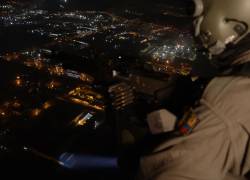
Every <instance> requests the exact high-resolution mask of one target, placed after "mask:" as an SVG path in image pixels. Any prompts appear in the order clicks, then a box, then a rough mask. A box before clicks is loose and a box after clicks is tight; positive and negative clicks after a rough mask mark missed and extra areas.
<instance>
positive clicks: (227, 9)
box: [138, 0, 250, 180]
mask: <svg viewBox="0 0 250 180" xmlns="http://www.w3.org/2000/svg"><path fill="white" fill-rule="evenodd" d="M194 3H195V6H196V8H195V13H194V15H195V17H196V20H195V22H194V24H195V35H196V36H197V37H199V39H200V40H201V42H202V44H203V46H204V47H205V48H206V49H207V50H208V51H209V54H210V57H211V61H213V63H214V64H216V65H217V66H218V67H219V69H220V73H219V74H218V76H216V77H215V78H213V79H212V80H211V81H210V82H209V83H208V85H207V87H206V88H205V90H204V92H203V95H202V97H201V98H200V100H199V101H198V103H197V105H196V106H195V107H193V108H192V109H191V110H190V111H189V112H187V113H186V114H185V115H184V117H183V118H182V119H181V120H180V121H179V124H178V125H177V129H178V133H177V134H178V135H176V136H175V137H174V138H171V139H170V140H165V141H164V142H162V143H161V144H160V145H158V146H157V147H155V148H154V150H153V151H152V152H151V153H148V154H146V155H144V156H143V157H141V159H140V170H139V173H138V179H145V180H189V179H190V180H191V179H192V180H239V179H247V177H246V176H247V174H248V173H249V171H250V35H249V32H250V0H194Z"/></svg>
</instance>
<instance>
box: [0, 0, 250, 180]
mask: <svg viewBox="0 0 250 180" xmlns="http://www.w3.org/2000/svg"><path fill="white" fill-rule="evenodd" d="M219 1H223V2H224V1H230V0H218V2H219ZM242 1H243V0H242ZM202 2H203V4H205V5H203V6H204V7H203V6H202ZM211 2H214V0H211ZM208 4H209V3H208ZM195 5H196V9H195V7H194V6H195ZM248 5H249V4H248ZM197 6H198V7H201V6H202V8H200V9H199V8H198V10H197ZM207 6H208V5H207V4H206V1H205V0H194V2H193V1H192V0H144V1H143V0H138V1H137V0H130V1H127V2H122V1H115V0H86V1H85V0H84V1H83V0H82V1H81V0H1V1H0V162H1V163H0V164H1V165H0V166H1V170H2V172H3V174H4V175H6V176H7V177H8V176H9V177H10V176H13V177H16V176H18V177H19V178H21V177H24V178H27V177H33V178H37V177H39V176H40V177H45V178H50V177H59V178H62V177H63V178H69V179H87V180H106V179H111V180H112V179H116V180H117V179H119V180H130V179H132V180H133V179H142V180H144V179H145V180H172V179H173V180H174V179H176V180H184V179H185V180H187V179H194V180H198V179H200V178H193V176H192V173H193V172H192V173H191V171H187V172H185V173H186V174H187V177H186V176H183V175H182V174H181V175H179V174H178V172H179V171H185V168H186V167H184V165H185V166H186V164H185V163H184V164H183V167H182V166H181V165H180V166H178V168H180V169H178V168H177V169H178V171H177V170H176V169H175V166H174V165H175V163H178V162H179V160H180V159H181V158H180V159H179V156H180V157H182V156H185V157H187V162H189V161H188V160H189V159H192V158H191V156H190V155H185V152H186V151H188V152H189V151H193V152H192V153H191V154H196V149H195V148H193V146H192V145H189V143H190V142H191V144H195V143H197V144H198V142H200V141H202V142H204V141H206V139H205V138H204V137H206V136H209V137H210V136H213V137H214V138H215V139H216V135H211V134H209V133H208V132H207V134H206V133H205V134H206V135H204V134H202V133H203V131H202V130H203V129H202V127H203V125H204V124H205V121H201V120H200V119H199V118H200V117H201V118H203V117H205V116H206V117H210V116H209V115H208V112H204V113H203V114H201V115H200V116H199V112H200V111H202V110H203V109H202V108H204V107H199V108H196V107H197V106H199V104H200V101H198V99H200V98H201V97H203V96H204V94H203V91H204V89H205V88H206V87H207V84H208V83H209V82H211V79H212V78H213V77H214V76H216V75H217V74H218V73H219V72H218V71H219V70H221V69H223V68H225V67H228V66H225V67H224V66H223V68H218V65H217V64H216V63H214V61H211V58H213V57H215V55H214V54H215V53H214V54H212V53H211V51H212V50H214V49H212V48H210V46H213V45H214V44H216V45H218V44H219V45H220V46H219V45H218V47H216V48H217V49H215V50H214V51H216V53H217V54H218V51H219V50H220V49H219V50H218V48H221V47H223V48H224V44H223V46H222V45H221V44H220V43H221V41H217V42H213V43H210V44H209V45H207V46H204V47H205V48H208V50H209V51H207V50H205V48H204V47H203V45H202V43H203V44H204V42H207V41H209V40H211V39H213V38H214V37H212V35H213V34H212V33H211V32H210V31H207V32H204V33H203V32H202V33H203V34H202V33H201V35H200V36H202V37H201V40H202V41H200V40H197V37H196V36H197V33H196V36H195V35H194V34H195V33H194V31H197V29H198V28H196V29H194V24H195V23H197V24H199V23H201V24H202V20H206V18H205V17H204V18H203V17H202V18H203V19H201V20H200V21H199V20H198V21H196V22H195V23H193V16H192V14H191V13H192V11H195V13H197V12H198V11H199V10H203V11H205V10H204V9H206V7H207ZM209 7H210V6H209ZM211 7H213V6H212V5H211ZM216 7H217V6H216ZM213 13H214V12H213ZM203 14H205V13H204V12H203ZM214 14H215V13H214ZM204 16H205V15H204ZM230 18H231V19H230ZM230 18H228V19H226V20H227V21H233V23H239V22H242V21H241V20H238V19H237V17H236V18H234V17H233V16H232V17H230ZM235 19H236V20H235ZM226 20H225V21H226ZM209 22H210V21H209ZM210 23H211V22H210ZM197 24H195V25H196V26H197ZM208 24H209V23H208ZM243 24H244V23H243ZM206 25H207V24H205V25H203V24H202V25H201V27H200V28H199V29H198V30H200V29H201V30H200V31H202V28H204V27H206ZM207 26H208V25H207ZM246 26H248V24H247V25H246ZM243 27H245V26H243V25H241V24H240V25H238V24H237V25H235V26H234V28H233V29H234V30H235V31H236V32H237V33H238V34H239V35H241V34H242V33H243V30H244V28H243ZM210 29H211V28H210ZM210 29H209V30H210ZM216 32H217V31H216ZM230 32H231V31H230ZM198 36H199V35H198ZM210 36H211V37H210ZM244 37H245V36H244ZM202 38H203V39H202ZM206 38H207V39H206ZM209 38H210V39H209ZM233 38H234V36H230V37H228V38H227V39H226V43H227V42H229V41H230V42H231V40H232V39H233ZM204 39H205V40H204ZM237 42H238V41H237ZM226 47H228V46H226ZM209 48H210V49H209ZM237 52H238V51H237ZM240 52H241V51H240ZM217 54H216V55H217ZM228 54H230V56H231V54H232V53H231V51H230V53H228ZM226 55H227V54H226ZM226 55H224V54H223V55H222V56H223V57H225V56H226ZM232 57H235V56H232ZM241 57H243V58H244V57H245V56H244V54H243V55H242V56H240V58H241ZM219 58H220V57H219ZM219 58H218V59H219ZM201 59H202V60H201ZM239 61H241V59H239ZM237 62H238V61H237ZM223 63H224V61H223ZM214 64H216V65H214ZM221 64H222V63H221ZM240 67H241V66H240ZM223 70H224V69H223ZM225 72H226V73H224V71H223V73H224V74H223V75H225V74H226V76H228V71H225ZM231 72H235V69H233V68H232V69H230V73H231ZM223 75H222V74H220V75H219V76H223ZM230 75H231V74H229V76H230ZM248 76H249V75H248ZM212 82H213V80H212ZM218 84H219V83H218ZM208 87H212V85H211V86H209V85H208ZM208 89H209V88H208ZM208 89H206V90H205V95H206V93H207V94H208V93H209V91H208ZM225 89H226V88H225ZM217 91H218V92H219V91H221V92H224V90H220V89H219V88H218V90H217ZM202 94H203V95H202ZM229 94H230V93H229ZM208 96H209V95H208ZM209 97H210V96H209ZM210 98H212V95H211V97H210ZM216 98H217V97H215V98H214V99H216ZM204 99H205V98H203V99H202V100H203V101H204V102H205V100H204ZM216 100H217V99H216ZM203 101H202V102H203ZM218 101H219V102H221V103H224V102H226V101H223V100H221V101H220V100H218ZM204 104H205V103H204ZM207 106H209V107H210V106H211V108H212V107H213V106H214V107H216V105H207ZM223 107H224V106H223ZM229 109H230V108H229ZM214 111H216V110H214ZM195 113H197V114H198V115H197V117H196V115H195ZM206 113H207V114H206ZM236 119H237V118H236ZM200 121H201V122H200ZM212 122H213V121H211V123H210V124H209V125H208V126H209V127H212V126H213V125H214V124H216V123H217V122H216V123H215V122H214V123H212ZM204 126H205V125H204ZM230 126H234V125H230ZM197 127H198V130H199V127H201V132H200V131H198V130H197V133H198V134H199V133H200V134H199V138H201V139H202V138H204V140H203V139H202V140H200V139H199V140H196V139H192V137H196V128H197ZM219 127H221V126H218V128H219ZM248 127H249V126H248ZM221 128H222V127H221ZM204 132H205V130H204ZM214 132H215V130H214ZM197 136H198V135H197ZM232 136H233V135H232ZM236 136H241V135H235V137H236ZM180 137H181V138H180ZM182 137H184V138H183V139H184V140H182ZM171 138H173V139H175V138H177V140H176V139H175V140H176V142H178V143H180V144H181V145H183V146H184V147H185V148H186V149H185V148H184V149H185V150H182V149H181V148H182V146H181V145H180V146H179V144H178V145H177V146H175V145H176V144H177V143H176V142H175V141H174V143H172V141H171V140H170V141H168V139H171ZM178 138H180V140H178ZM185 138H186V139H187V140H186V139H185ZM189 140H190V142H189ZM162 142H164V143H162ZM168 142H170V143H169V144H168ZM175 143H176V144H175ZM209 143H210V140H208V141H207V144H208V146H207V149H211V151H212V149H213V148H215V146H216V145H214V146H213V145H211V144H209ZM224 143H225V144H226V141H224ZM159 144H160V145H159ZM197 144H196V145H197ZM200 147H201V149H202V148H204V147H203V145H201V146H200ZM216 147H217V146H216ZM171 149H172V150H171ZM215 149H216V148H215ZM168 150H170V151H169V154H170V155H171V157H167V155H168V154H167V153H166V152H167V151H168ZM177 150H179V151H178V152H177ZM218 151H219V150H218ZM221 151H223V152H224V150H221ZM225 151H226V150H225ZM229 151H230V150H228V151H227V152H225V154H227V153H229ZM164 153H166V154H164ZM182 153H183V154H182ZM163 154H164V155H163ZM218 154H219V153H218ZM162 156H164V158H163V157H162ZM177 156H178V158H177ZM197 156H198V153H197ZM200 156H202V157H203V159H204V162H205V161H206V158H205V156H203V155H200ZM218 156H219V155H218ZM189 157H190V158H189ZM151 158H152V159H154V158H155V159H156V160H155V159H154V160H152V159H151ZM162 158H163V159H162ZM171 158H172V159H171ZM216 158H217V156H216V157H214V159H216ZM218 158H221V157H218ZM230 158H231V156H230V157H228V158H227V160H228V161H230ZM232 158H233V157H232ZM193 159H195V158H193ZM193 159H192V160H193ZM174 160H176V161H175V162H172V161H174ZM181 160H182V161H183V158H182V159H181ZM154 161H155V162H154ZM158 161H159V162H158ZM199 161H201V162H202V160H199ZM212 161H213V160H211V159H210V160H209V162H212ZM232 161H233V160H232ZM235 161H236V160H235ZM245 161H249V160H245ZM245 161H244V162H245ZM149 162H150V163H149ZM156 162H157V163H156ZM214 162H216V160H215V161H214ZM223 163H224V165H225V164H226V162H223ZM223 163H222V162H221V164H223ZM246 163H247V162H246ZM166 164H167V165H166ZM180 164H181V163H180ZM211 164H212V163H211ZM215 164H216V163H215ZM248 164H249V162H248ZM161 165H162V168H160V167H161ZM172 165H173V167H172ZM190 166H191V165H190ZM197 166H198V165H197ZM210 166H211V167H212V166H213V165H210ZM225 166H226V165H225ZM229 166H230V167H231V166H233V165H228V167H229ZM163 167H164V168H163ZM205 167H206V166H205V165H204V167H203V166H202V165H201V166H200V167H199V168H197V169H195V170H197V174H199V173H200V174H202V173H201V172H200V171H199V170H200V169H201V168H205ZM214 167H217V164H216V165H214ZM165 168H166V169H168V168H169V169H168V171H169V172H170V173H169V174H170V175H169V176H168V175H166V176H163V175H161V173H162V174H164V173H163V172H165ZM171 168H172V169H171ZM182 168H183V169H182ZM218 169H220V167H219V165H218ZM231 170H232V172H234V171H233V167H232V169H231ZM168 171H167V170H166V172H168ZM221 171H222V170H221ZM242 171H243V170H242ZM149 172H150V173H149ZM189 172H190V174H189ZM195 172H196V171H195ZM205 172H206V173H209V170H205ZM216 172H217V171H216ZM223 172H224V171H223ZM230 172H231V171H230ZM176 173H177V174H178V176H176V177H175V176H172V175H175V174H176ZM158 174H159V175H158ZM194 174H195V173H194ZM4 175H3V177H5V176H4ZM237 175H238V174H237ZM202 176H203V175H202ZM168 177H169V178H168ZM172 177H174V178H172ZM197 177H198V176H197ZM203 177H206V178H207V180H215V179H218V180H219V179H220V180H231V176H230V178H227V176H226V178H215V177H213V178H210V176H208V175H207V174H205V173H204V176H203ZM211 177H212V176H211ZM218 177H220V176H218ZM228 177H229V176H228ZM237 177H238V176H237ZM206 178H204V179H206ZM232 179H233V178H232Z"/></svg>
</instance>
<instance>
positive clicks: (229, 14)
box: [193, 0, 250, 55]
mask: <svg viewBox="0 0 250 180" xmlns="http://www.w3.org/2000/svg"><path fill="white" fill-rule="evenodd" d="M193 1H194V3H195V12H194V16H195V17H196V20H195V22H194V23H195V35H196V36H199V37H200V39H201V41H202V43H203V45H204V47H205V48H207V49H208V50H209V52H210V53H211V54H212V55H218V54H220V53H222V52H223V51H224V50H225V49H226V46H227V45H228V44H230V43H232V44H237V43H238V42H239V41H240V40H241V39H243V38H244V37H245V36H246V35H247V34H248V33H249V32H250V29H249V28H250V0H193Z"/></svg>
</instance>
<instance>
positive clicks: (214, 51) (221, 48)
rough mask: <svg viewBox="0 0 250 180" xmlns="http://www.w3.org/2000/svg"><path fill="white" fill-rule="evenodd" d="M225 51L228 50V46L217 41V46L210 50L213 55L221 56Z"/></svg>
mask: <svg viewBox="0 0 250 180" xmlns="http://www.w3.org/2000/svg"><path fill="white" fill-rule="evenodd" d="M225 49H226V44H225V43H223V42H221V41H217V42H216V44H215V45H213V46H211V47H209V48H208V50H209V53H211V55H219V54H221V53H222V52H223V51H224V50H225Z"/></svg>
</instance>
